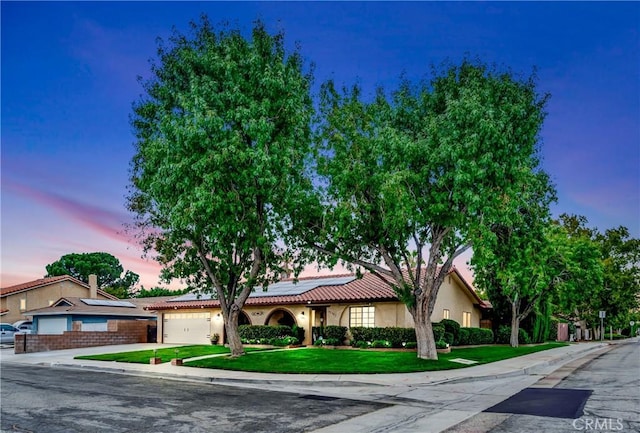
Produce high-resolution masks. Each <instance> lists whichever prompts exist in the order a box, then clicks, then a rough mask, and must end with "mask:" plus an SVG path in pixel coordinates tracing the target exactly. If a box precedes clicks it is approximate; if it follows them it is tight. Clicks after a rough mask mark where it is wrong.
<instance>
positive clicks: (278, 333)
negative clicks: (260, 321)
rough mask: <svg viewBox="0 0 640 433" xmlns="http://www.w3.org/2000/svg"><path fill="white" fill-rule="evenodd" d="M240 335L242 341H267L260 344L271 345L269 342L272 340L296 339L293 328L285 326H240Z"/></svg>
mask: <svg viewBox="0 0 640 433" xmlns="http://www.w3.org/2000/svg"><path fill="white" fill-rule="evenodd" d="M238 333H239V334H240V339H241V340H247V341H249V340H260V341H262V340H265V341H264V342H262V343H258V344H269V343H268V342H267V340H271V339H272V338H284V337H296V336H295V335H293V332H292V330H291V327H289V326H285V325H278V326H268V325H240V326H238Z"/></svg>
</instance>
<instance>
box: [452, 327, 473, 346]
mask: <svg viewBox="0 0 640 433" xmlns="http://www.w3.org/2000/svg"><path fill="white" fill-rule="evenodd" d="M471 332H472V331H471V328H460V331H458V341H457V343H456V346H466V345H468V344H471Z"/></svg>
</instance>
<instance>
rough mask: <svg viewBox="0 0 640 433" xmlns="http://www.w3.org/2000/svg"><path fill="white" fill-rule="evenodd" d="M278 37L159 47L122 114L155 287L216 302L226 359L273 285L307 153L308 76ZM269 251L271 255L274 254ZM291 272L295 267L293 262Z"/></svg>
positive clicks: (198, 37)
mask: <svg viewBox="0 0 640 433" xmlns="http://www.w3.org/2000/svg"><path fill="white" fill-rule="evenodd" d="M303 69H304V62H303V59H302V57H301V55H300V53H299V51H298V50H296V51H293V52H290V53H287V52H285V43H284V36H283V34H282V33H277V34H274V35H271V34H269V33H268V32H267V30H266V29H265V27H264V25H263V24H262V23H261V22H257V23H256V24H255V26H254V27H253V30H252V32H251V36H250V38H245V37H243V35H242V34H241V32H240V30H238V29H229V28H227V27H224V28H222V29H221V30H216V29H214V28H213V27H212V26H211V25H210V23H209V22H208V20H207V18H206V17H202V19H201V21H200V22H198V23H192V31H191V33H190V34H187V35H185V34H180V33H178V32H174V34H173V36H172V37H171V38H170V40H169V43H168V44H163V43H161V44H160V46H159V49H158V60H157V62H156V63H155V64H154V66H153V69H152V71H153V77H152V78H151V79H149V80H148V81H146V82H145V83H144V89H145V95H144V96H143V97H142V98H141V99H140V100H139V101H138V102H137V103H136V104H135V105H134V113H133V119H132V124H133V128H134V131H135V134H136V138H137V140H136V144H135V150H136V152H135V156H134V158H133V162H132V167H131V185H132V188H131V192H130V195H129V197H128V206H129V209H130V210H132V211H133V212H135V213H136V214H137V225H138V227H139V228H140V229H141V233H142V235H141V236H142V238H143V242H144V245H145V248H146V249H147V251H155V253H156V258H157V260H158V261H159V262H160V263H161V264H162V265H163V268H164V269H163V277H164V278H165V279H172V278H181V279H184V280H186V282H187V283H188V284H189V285H190V286H191V287H194V288H196V289H199V290H201V291H203V292H212V293H213V294H214V296H215V297H216V298H217V299H218V300H219V301H220V305H221V309H222V315H223V318H224V322H225V326H226V331H227V335H228V343H229V345H230V348H231V353H232V355H233V356H239V355H242V354H243V353H244V349H243V347H242V344H241V342H240V337H239V334H238V331H237V319H238V315H239V313H240V310H241V309H242V307H243V305H244V303H245V301H246V300H247V298H248V297H249V295H250V293H251V291H252V290H254V288H255V287H258V286H264V285H266V284H268V283H269V282H272V281H275V280H277V279H278V278H279V276H280V272H281V270H282V269H281V266H280V265H281V264H282V263H283V261H282V260H281V256H282V252H283V251H289V250H293V247H294V246H295V245H293V244H292V243H291V242H289V240H290V239H289V238H288V236H287V233H288V229H289V228H290V226H291V224H290V221H291V220H290V218H289V214H290V210H291V209H292V208H294V209H295V208H300V207H302V206H303V204H302V203H301V202H300V200H301V194H300V191H302V190H304V189H305V188H308V187H309V181H308V180H307V178H306V177H305V176H304V174H305V170H306V166H305V158H306V156H307V155H308V148H309V143H310V121H311V115H312V103H311V98H310V96H309V86H310V82H311V76H310V73H305V72H304V70H303ZM278 252H279V253H278ZM296 263H297V265H298V266H300V265H301V263H302V261H300V260H296Z"/></svg>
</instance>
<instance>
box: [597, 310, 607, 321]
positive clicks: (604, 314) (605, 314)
mask: <svg viewBox="0 0 640 433" xmlns="http://www.w3.org/2000/svg"><path fill="white" fill-rule="evenodd" d="M598 317H600V318H601V319H604V318H605V317H607V312H606V311H600V314H599V315H598Z"/></svg>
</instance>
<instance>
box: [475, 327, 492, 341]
mask: <svg viewBox="0 0 640 433" xmlns="http://www.w3.org/2000/svg"><path fill="white" fill-rule="evenodd" d="M469 329H472V331H471V338H470V342H469V344H491V343H493V331H492V330H491V329H485V328H469Z"/></svg>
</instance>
